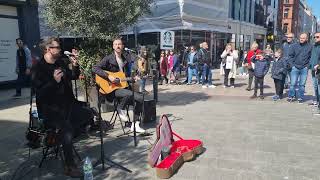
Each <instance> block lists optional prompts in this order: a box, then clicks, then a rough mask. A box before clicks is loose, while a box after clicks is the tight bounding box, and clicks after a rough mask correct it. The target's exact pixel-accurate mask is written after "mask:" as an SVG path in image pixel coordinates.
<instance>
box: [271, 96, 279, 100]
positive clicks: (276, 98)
mask: <svg viewBox="0 0 320 180" xmlns="http://www.w3.org/2000/svg"><path fill="white" fill-rule="evenodd" d="M279 99H280V98H279V96H278V95H274V96H272V100H273V101H278V100H279Z"/></svg>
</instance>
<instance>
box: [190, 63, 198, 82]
mask: <svg viewBox="0 0 320 180" xmlns="http://www.w3.org/2000/svg"><path fill="white" fill-rule="evenodd" d="M193 75H195V76H196V78H197V82H199V81H200V77H199V76H198V70H197V69H196V68H195V67H188V83H189V84H190V83H191V82H192V77H193Z"/></svg>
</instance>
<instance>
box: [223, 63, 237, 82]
mask: <svg viewBox="0 0 320 180" xmlns="http://www.w3.org/2000/svg"><path fill="white" fill-rule="evenodd" d="M223 68H224V85H225V86H228V81H229V73H230V71H231V69H226V66H224V67H223ZM230 86H234V78H230Z"/></svg>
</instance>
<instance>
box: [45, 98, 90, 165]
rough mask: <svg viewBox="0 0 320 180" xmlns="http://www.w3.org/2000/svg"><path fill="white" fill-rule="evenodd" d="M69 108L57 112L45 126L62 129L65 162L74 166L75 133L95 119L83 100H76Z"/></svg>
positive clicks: (61, 140)
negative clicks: (63, 111)
mask: <svg viewBox="0 0 320 180" xmlns="http://www.w3.org/2000/svg"><path fill="white" fill-rule="evenodd" d="M67 109H68V110H66V111H65V113H62V112H61V113H59V112H57V113H56V114H55V117H54V118H52V119H49V120H48V121H47V122H45V126H46V128H47V129H48V128H53V129H54V128H58V129H60V132H59V142H60V143H61V144H62V149H63V153H64V157H65V164H66V165H67V166H74V165H76V164H75V162H74V158H73V141H72V140H73V138H74V137H75V135H77V134H79V133H80V131H81V129H82V128H83V127H85V126H86V125H89V124H90V123H91V121H92V120H93V113H92V111H91V110H90V109H88V108H86V107H85V106H84V104H83V103H81V102H75V103H73V104H72V105H71V106H70V107H69V108H67ZM66 116H67V117H66ZM58 118H59V120H58Z"/></svg>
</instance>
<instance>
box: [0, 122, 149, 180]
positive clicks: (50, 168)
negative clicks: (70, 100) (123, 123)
mask: <svg viewBox="0 0 320 180" xmlns="http://www.w3.org/2000/svg"><path fill="white" fill-rule="evenodd" d="M0 126H1V127H4V126H5V127H7V129H8V131H7V132H6V131H4V132H3V133H4V134H2V137H0V145H1V147H0V152H1V153H0V169H1V171H0V179H1V180H7V179H12V180H18V179H21V180H22V179H23V180H28V179H30V180H31V179H41V180H55V179H56V180H61V179H71V178H69V177H66V176H64V174H63V165H62V161H61V160H59V159H55V158H49V159H48V160H45V161H44V163H43V165H42V167H41V168H38V165H39V162H40V159H41V158H42V149H41V148H38V149H32V150H31V156H30V158H28V154H29V151H28V148H27V147H26V146H25V143H26V140H25V137H24V133H25V130H26V127H27V123H20V122H13V121H5V120H0ZM118 130H119V131H121V130H120V129H118ZM12 131H16V132H17V133H12ZM118 133H119V132H118ZM143 141H145V140H144V139H142V138H139V144H138V146H137V147H135V146H134V145H133V139H132V138H131V137H128V136H124V137H121V138H116V137H114V136H112V135H105V136H104V146H103V147H104V152H105V156H106V157H108V158H110V159H111V160H113V161H115V162H117V163H119V164H120V165H123V166H125V167H126V168H128V169H130V170H132V173H127V172H125V171H122V170H120V169H118V168H116V167H111V168H108V165H107V164H106V165H105V167H106V170H104V171H102V170H101V166H98V167H96V168H95V169H94V171H93V174H94V179H106V178H108V179H150V176H151V175H150V171H149V169H150V167H149V166H148V163H147V154H148V150H149V148H150V144H149V143H146V142H143ZM75 147H76V149H77V150H78V152H79V154H80V156H81V158H82V159H85V157H86V156H89V157H90V158H91V160H92V162H93V164H94V163H95V162H96V161H97V160H98V159H99V158H100V149H101V146H100V139H99V138H98V137H95V136H90V138H87V139H84V140H81V141H79V142H77V143H75ZM79 165H80V167H81V166H82V162H81V163H79ZM13 175H14V177H13Z"/></svg>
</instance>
